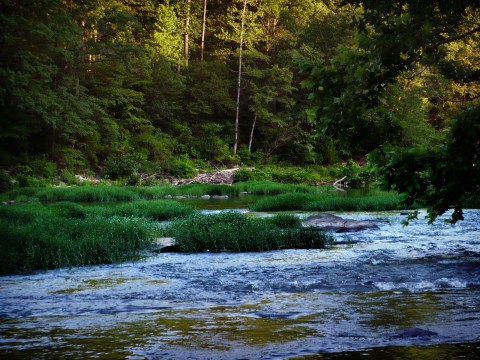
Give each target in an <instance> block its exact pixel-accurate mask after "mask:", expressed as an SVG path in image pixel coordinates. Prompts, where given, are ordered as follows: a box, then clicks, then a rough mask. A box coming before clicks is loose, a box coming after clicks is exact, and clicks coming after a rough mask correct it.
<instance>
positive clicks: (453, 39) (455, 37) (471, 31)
mask: <svg viewBox="0 0 480 360" xmlns="http://www.w3.org/2000/svg"><path fill="white" fill-rule="evenodd" d="M478 31H480V25H479V26H477V27H476V28H474V29H472V30H470V31H467V32H466V33H464V34H460V35H456V36H451V37H449V38H445V39H443V40H441V41H439V42H437V43H436V44H435V45H434V47H439V46H441V45H443V44H448V43H450V42H453V41H457V40H461V39H464V38H466V37H467V36H470V35H472V34H475V33H476V32H478Z"/></svg>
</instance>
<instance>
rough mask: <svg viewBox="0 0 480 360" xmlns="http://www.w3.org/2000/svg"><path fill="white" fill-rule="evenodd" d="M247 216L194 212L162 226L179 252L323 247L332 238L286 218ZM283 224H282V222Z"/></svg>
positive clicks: (164, 233) (232, 213)
mask: <svg viewBox="0 0 480 360" xmlns="http://www.w3.org/2000/svg"><path fill="white" fill-rule="evenodd" d="M286 223H287V221H285V219H283V221H281V219H277V220H273V219H265V218H248V217H246V216H244V215H242V214H239V213H235V212H225V213H220V214H216V215H203V214H199V213H196V214H193V215H191V216H189V217H187V218H185V219H182V220H178V221H175V222H173V223H171V224H170V225H169V226H167V227H165V228H164V229H162V233H163V236H171V237H174V238H175V239H176V244H177V246H178V247H179V249H180V251H182V252H193V253H195V252H206V251H210V252H221V251H232V252H248V251H270V250H277V249H290V248H297V249H298V248H302V249H314V248H323V247H325V245H326V243H327V242H330V241H331V240H332V239H331V238H330V237H329V236H328V235H326V234H325V233H323V232H320V231H319V230H318V229H314V228H304V227H302V226H301V225H300V223H299V222H298V223H297V225H295V226H293V225H292V223H293V221H292V219H289V221H288V223H289V224H288V226H283V225H284V224H286ZM282 224H283V225H282Z"/></svg>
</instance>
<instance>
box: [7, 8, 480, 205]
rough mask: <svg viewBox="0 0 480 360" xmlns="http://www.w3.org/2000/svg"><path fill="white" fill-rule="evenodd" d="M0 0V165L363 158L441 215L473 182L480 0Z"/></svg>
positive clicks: (31, 180)
mask: <svg viewBox="0 0 480 360" xmlns="http://www.w3.org/2000/svg"><path fill="white" fill-rule="evenodd" d="M0 4H1V5H0V9H1V11H0V30H1V31H0V126H1V132H0V167H1V169H3V170H2V173H1V174H2V179H5V178H9V179H12V178H18V180H19V183H21V184H23V185H26V186H29V185H30V186H31V185H36V184H37V183H36V182H35V181H37V179H38V178H52V177H54V176H61V175H63V176H64V178H68V176H69V175H71V174H78V173H86V174H99V175H100V176H103V177H104V178H109V179H113V180H114V179H118V178H124V177H128V176H131V175H132V174H137V173H146V174H163V175H172V176H178V177H188V176H191V175H192V174H194V173H195V169H197V168H208V167H230V166H232V165H248V166H252V165H257V164H279V165H280V166H282V165H295V166H320V165H332V164H336V163H339V162H341V161H346V160H349V159H353V160H355V161H357V162H359V163H364V162H365V161H366V160H365V159H367V158H368V160H369V161H370V162H371V163H373V164H376V166H377V167H378V168H380V169H381V173H382V177H383V180H384V183H385V185H386V187H390V188H394V189H397V190H399V191H402V192H407V193H408V194H409V195H410V196H411V197H412V199H413V198H414V197H422V196H423V197H426V198H428V199H429V200H430V202H433V203H434V204H436V206H437V210H438V212H441V211H442V210H444V208H445V207H446V206H451V205H452V206H456V205H457V204H456V203H457V202H458V201H457V200H458V197H459V196H463V194H464V193H465V192H469V193H471V192H478V182H477V181H476V180H478V179H479V178H480V176H479V167H478V163H479V161H478V158H479V156H480V150H479V148H480V145H479V139H480V120H479V113H480V108H479V103H480V100H479V99H480V86H479V79H480V76H479V75H480V51H479V47H480V6H479V3H478V1H469V0H458V1H428V2H418V1H413V0H395V1H382V0H379V1H370V0H364V1H360V0H342V1H340V0H228V1H221V0H170V1H168V0H163V1H160V0H145V1H143V0H142V1H141V0H109V1H107V0H36V1H30V0H2V1H1V2H0ZM446 174H451V176H450V175H449V176H446ZM425 179H427V180H428V181H425ZM2 181H3V184H5V181H4V180H2ZM3 187H5V185H3ZM432 189H434V190H435V193H437V192H438V191H437V190H439V189H444V190H445V191H443V192H442V194H443V195H442V197H441V198H438V194H432ZM432 197H435V199H433V198H432Z"/></svg>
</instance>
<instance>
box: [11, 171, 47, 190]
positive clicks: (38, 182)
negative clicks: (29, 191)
mask: <svg viewBox="0 0 480 360" xmlns="http://www.w3.org/2000/svg"><path fill="white" fill-rule="evenodd" d="M16 180H17V183H18V186H20V187H41V186H47V185H48V181H46V180H45V179H38V178H36V177H34V176H32V175H26V174H19V175H17V177H16Z"/></svg>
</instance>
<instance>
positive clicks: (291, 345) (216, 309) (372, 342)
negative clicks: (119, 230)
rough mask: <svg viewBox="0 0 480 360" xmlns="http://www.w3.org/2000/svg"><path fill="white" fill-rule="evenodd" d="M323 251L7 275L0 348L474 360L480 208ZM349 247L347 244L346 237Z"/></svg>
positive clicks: (1, 352)
mask: <svg viewBox="0 0 480 360" xmlns="http://www.w3.org/2000/svg"><path fill="white" fill-rule="evenodd" d="M339 215H340V216H343V217H345V218H350V219H373V220H375V221H377V222H378V225H379V228H380V229H379V230H375V231H369V232H359V233H353V234H349V235H346V234H342V235H337V238H338V240H339V241H341V243H342V244H341V245H336V246H333V247H332V248H330V249H326V250H285V251H272V252H266V253H245V254H233V253H220V254H210V253H206V254H174V253H165V254H158V255H155V256H150V257H146V258H144V259H142V260H139V261H136V262H130V263H123V264H115V265H104V266H93V267H79V268H71V269H59V270H53V271H47V272H39V273H35V274H30V275H18V276H5V277H0V357H4V358H58V357H60V358H105V359H112V358H113V359H115V358H130V359H142V358H151V359H260V358H261V359H290V358H294V359H340V358H342V359H343V358H362V357H365V358H368V359H435V360H440V359H457V358H471V359H475V358H476V359H478V358H480V210H468V211H466V216H465V218H466V219H465V221H463V222H460V223H458V224H456V225H449V224H447V223H444V222H442V221H437V222H436V223H435V224H434V225H433V226H429V225H427V223H426V221H425V220H418V221H414V222H413V223H412V224H411V225H410V226H408V227H406V228H404V227H402V225H401V221H402V219H403V218H404V217H402V216H400V215H399V214H398V213H348V214H339ZM350 242H351V243H350Z"/></svg>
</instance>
